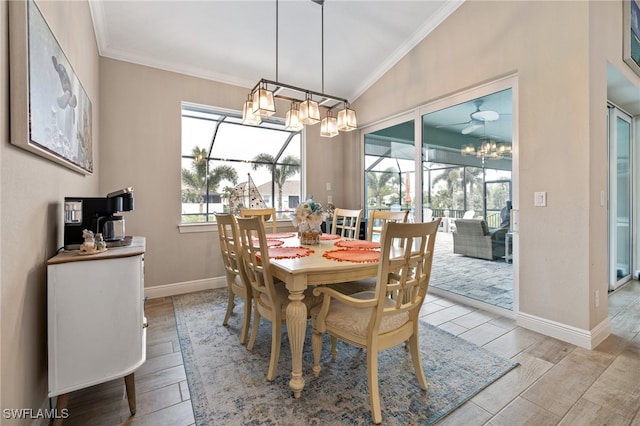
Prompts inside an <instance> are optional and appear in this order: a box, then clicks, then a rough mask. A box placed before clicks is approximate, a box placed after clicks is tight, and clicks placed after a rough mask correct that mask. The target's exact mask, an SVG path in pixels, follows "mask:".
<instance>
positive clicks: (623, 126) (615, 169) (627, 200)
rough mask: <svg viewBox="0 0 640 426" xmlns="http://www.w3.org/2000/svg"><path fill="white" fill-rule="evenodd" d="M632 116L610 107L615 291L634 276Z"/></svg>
mask: <svg viewBox="0 0 640 426" xmlns="http://www.w3.org/2000/svg"><path fill="white" fill-rule="evenodd" d="M631 140H632V139H631V117H629V116H628V115H626V114H625V113H623V112H622V111H620V110H619V109H617V108H615V107H613V106H610V107H609V195H610V200H609V287H610V290H615V289H616V288H617V287H619V286H620V285H622V284H624V283H625V282H627V281H629V280H630V279H631V276H632V272H631V271H632V264H631V259H632V249H633V247H632V232H633V221H632V213H633V211H632V206H633V202H632V201H633V198H632V194H633V175H632V167H631V165H632V162H631V159H632V158H633V156H632V143H631Z"/></svg>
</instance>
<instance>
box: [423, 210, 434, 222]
mask: <svg viewBox="0 0 640 426" xmlns="http://www.w3.org/2000/svg"><path fill="white" fill-rule="evenodd" d="M432 220H433V210H431V209H425V210H424V215H423V217H422V221H423V222H431V221H432Z"/></svg>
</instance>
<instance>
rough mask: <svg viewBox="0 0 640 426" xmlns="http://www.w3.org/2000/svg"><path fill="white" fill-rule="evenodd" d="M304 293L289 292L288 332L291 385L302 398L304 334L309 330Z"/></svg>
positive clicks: (294, 394) (295, 394) (295, 393)
mask: <svg viewBox="0 0 640 426" xmlns="http://www.w3.org/2000/svg"><path fill="white" fill-rule="evenodd" d="M302 299H304V294H302V291H292V292H290V293H289V300H290V302H289V305H288V306H287V333H288V334H289V344H290V345H291V381H289V387H291V389H292V390H293V396H294V397H296V398H300V393H301V392H302V388H304V378H303V377H302V347H303V345H304V335H305V332H306V330H307V307H306V306H305V304H304V303H302Z"/></svg>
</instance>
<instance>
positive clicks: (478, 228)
mask: <svg viewBox="0 0 640 426" xmlns="http://www.w3.org/2000/svg"><path fill="white" fill-rule="evenodd" d="M455 233H457V234H459V235H465V236H470V237H484V236H487V235H489V227H488V226H487V223H486V222H485V221H484V220H482V219H457V220H456V230H455Z"/></svg>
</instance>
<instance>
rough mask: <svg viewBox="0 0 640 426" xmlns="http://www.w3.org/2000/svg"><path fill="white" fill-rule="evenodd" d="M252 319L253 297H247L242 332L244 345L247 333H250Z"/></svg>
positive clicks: (241, 336)
mask: <svg viewBox="0 0 640 426" xmlns="http://www.w3.org/2000/svg"><path fill="white" fill-rule="evenodd" d="M250 321H251V298H250V297H247V298H246V299H245V300H244V319H243V321H242V331H241V332H240V344H241V345H244V344H245V343H246V342H247V335H248V334H249V322H250Z"/></svg>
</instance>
